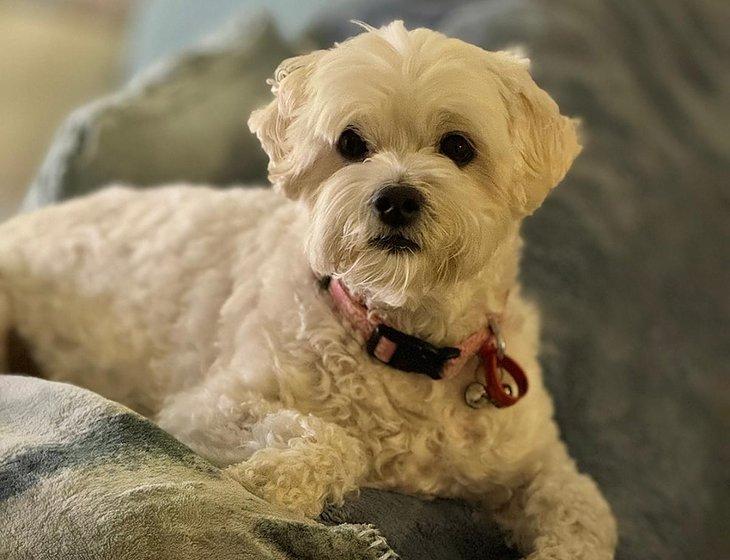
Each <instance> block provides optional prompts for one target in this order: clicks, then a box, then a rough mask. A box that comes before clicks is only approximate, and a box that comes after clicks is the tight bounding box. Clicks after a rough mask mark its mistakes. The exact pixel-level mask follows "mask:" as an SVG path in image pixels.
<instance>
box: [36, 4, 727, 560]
mask: <svg viewBox="0 0 730 560" xmlns="http://www.w3.org/2000/svg"><path fill="white" fill-rule="evenodd" d="M729 15H730V14H729V13H728V7H727V4H726V3H722V2H713V1H711V0H697V1H694V2H691V1H689V0H686V1H684V0H623V1H621V2H618V1H609V0H593V1H586V2H577V1H574V0H560V1H551V2H545V3H539V4H538V3H533V2H528V1H521V0H490V1H462V2H453V3H444V2H437V1H434V0H418V1H416V0H412V1H409V0H395V1H389V2H385V1H383V0H375V1H370V2H359V3H358V2H356V3H350V4H347V6H346V7H343V8H341V9H340V10H339V11H338V10H331V11H330V12H329V13H328V15H327V16H326V17H323V18H322V19H321V20H320V21H318V22H317V23H316V24H315V25H314V26H312V27H311V28H310V29H309V31H308V32H307V34H306V36H305V37H304V38H302V40H301V42H299V43H297V44H296V45H292V44H289V43H287V42H286V41H284V40H281V39H279V38H278V37H277V35H276V33H275V31H274V29H273V28H272V27H270V26H269V24H266V23H262V22H259V23H258V24H256V26H257V29H259V30H260V32H259V33H258V34H257V33H253V32H251V31H250V29H249V30H248V31H246V32H245V33H244V34H243V35H241V34H239V35H238V38H235V37H236V34H235V33H234V35H233V37H234V38H230V37H231V36H229V39H228V40H227V41H223V42H222V43H218V45H217V46H212V47H211V46H209V47H207V48H206V50H204V51H202V52H197V53H194V54H187V55H184V56H183V57H182V58H180V59H179V60H177V61H176V62H175V63H173V64H172V65H169V64H168V65H167V66H165V67H164V68H163V69H162V70H158V71H156V72H154V73H153V74H152V75H148V76H147V77H145V78H143V79H140V80H138V81H137V82H136V83H135V84H133V85H131V86H129V87H128V88H126V89H125V90H124V91H123V92H122V93H120V94H118V95H116V96H114V97H112V98H111V99H107V100H103V101H101V102H99V103H97V104H96V105H94V106H92V107H90V108H86V109H83V110H82V111H80V112H79V113H77V114H76V115H75V116H74V117H72V119H71V120H70V121H69V123H67V125H66V126H65V127H64V129H63V130H62V131H61V132H60V133H59V136H58V139H57V141H56V143H55V145H54V148H53V150H52V151H51V153H50V155H49V157H48V159H47V161H46V162H45V164H44V166H43V169H42V171H41V173H40V175H39V177H38V179H37V180H36V182H35V183H34V185H33V187H32V189H31V193H30V195H29V197H28V200H27V205H28V206H29V207H32V206H35V205H38V204H45V203H48V202H51V201H54V200H58V199H62V198H66V197H69V196H75V195H78V194H81V193H82V192H87V191H89V190H91V189H93V188H97V187H99V186H101V185H103V184H104V183H106V182H108V181H112V180H127V181H131V182H134V183H137V184H141V185H149V184H155V183H158V182H164V181H169V180H176V179H189V180H197V181H206V182H212V183H215V184H219V185H221V186H226V185H230V184H234V183H238V182H249V181H251V180H254V179H257V180H261V179H263V174H264V159H263V155H262V154H261V152H260V151H259V149H258V147H257V146H256V145H255V142H254V140H253V137H252V136H250V135H249V133H248V132H247V130H246V129H245V127H244V122H245V119H246V116H247V113H248V111H249V110H250V109H251V107H252V106H254V105H256V104H257V103H259V102H260V101H261V100H262V99H264V98H265V97H266V95H267V90H266V86H265V84H264V77H265V76H266V75H268V74H270V73H271V72H272V70H273V68H274V66H275V64H276V62H277V61H278V60H279V59H281V58H283V57H284V56H286V55H288V54H290V53H292V52H293V51H295V50H298V49H302V48H306V47H307V46H312V45H327V44H330V43H331V42H332V41H333V40H338V39H341V38H343V37H345V36H347V35H349V34H351V33H352V32H354V31H355V29H354V28H353V27H352V26H351V25H350V24H348V23H346V22H347V19H349V17H353V16H354V17H358V18H359V19H363V20H365V21H368V22H369V23H372V24H378V23H381V22H384V21H387V20H390V19H393V18H395V17H402V18H404V19H405V20H406V22H407V24H409V25H410V26H415V25H421V24H424V25H428V26H430V27H433V28H437V29H441V30H444V31H445V32H448V33H450V34H452V35H455V36H459V37H463V38H464V39H466V40H469V41H472V42H475V43H477V44H480V45H482V46H484V47H487V48H490V47H491V48H496V47H500V46H502V45H504V44H513V43H523V44H525V45H526V46H527V47H528V48H529V50H530V52H531V58H532V59H533V64H534V72H535V75H536V77H537V80H538V82H539V83H541V85H543V87H545V88H546V89H548V90H549V91H550V92H551V93H552V94H553V96H554V97H556V99H557V100H558V102H559V104H560V105H561V108H562V109H563V111H564V112H565V113H567V114H572V115H579V116H581V117H582V118H583V119H584V123H585V129H586V149H585V151H584V153H583V155H582V156H581V157H580V158H579V159H578V161H577V163H576V165H575V167H574V168H573V170H572V171H571V173H570V174H569V176H568V178H567V179H566V180H565V181H564V183H563V185H562V186H560V187H559V188H558V189H557V191H556V192H555V194H554V195H553V196H552V197H551V198H549V199H548V201H547V203H546V204H545V206H544V207H543V208H542V209H541V210H540V212H539V213H538V214H537V215H536V216H535V217H534V218H532V219H530V220H529V221H528V222H527V224H526V227H525V235H526V237H527V249H526V255H525V261H524V267H523V274H522V276H523V279H524V282H525V284H526V286H527V289H528V290H529V292H530V293H531V294H532V295H534V296H535V297H536V298H537V299H538V300H539V302H540V304H541V307H542V309H543V314H544V333H543V338H544V354H543V358H542V361H543V364H544V366H545V370H546V380H547V384H548V385H549V387H550V389H551V390H552V392H553V395H554V396H555V401H556V406H557V418H558V421H559V423H560V425H561V428H562V430H563V433H564V436H565V439H566V440H567V442H568V444H569V446H570V448H571V450H572V452H573V454H574V455H575V457H576V458H577V460H578V463H579V465H580V467H581V468H582V469H584V470H586V471H587V472H589V473H591V474H592V475H593V476H594V477H595V478H596V479H597V480H598V482H599V484H600V485H601V487H602V488H603V489H604V491H605V493H606V495H607V497H608V499H609V501H610V502H611V503H612V505H613V508H614V510H615V512H616V514H617V516H618V518H619V525H620V534H621V542H620V546H619V553H618V558H619V559H620V560H643V559H647V560H648V559H661V560H670V559H677V560H679V559H684V558H690V557H696V558H727V557H730V548H729V547H728V539H727V532H726V529H724V528H723V525H724V523H725V521H726V520H727V519H728V517H729V515H728V509H727V504H728V492H727V489H728V488H729V487H730V485H729V484H728V482H729V481H728V476H727V467H726V465H727V464H728V459H729V457H728V455H727V449H728V446H727V438H726V435H725V434H726V433H727V428H728V423H727V410H728V400H727V364H728V361H729V358H730V351H729V349H730V345H728V342H727V333H728V328H727V327H728V325H727V317H728V311H730V305H729V303H730V302H729V300H728V295H727V286H728V285H730V278H729V277H728V267H727V266H726V265H723V264H722V263H723V262H725V263H726V262H727V249H726V244H727V239H728V238H729V235H728V234H729V233H730V231H729V227H728V198H727V196H728V195H727V180H728V176H730V136H729V135H728V125H730V122H729V118H728V107H730V83H729V82H730V75H729V74H728V72H727V60H728V54H730V42H729V41H728V34H727V21H729V19H728V16H729ZM723 22H725V23H724V24H723ZM384 504H385V505H384ZM453 507H457V506H452V505H451V504H434V505H422V504H420V503H418V502H415V501H413V500H411V499H407V498H402V497H395V496H390V497H388V496H387V495H382V494H378V493H370V494H366V495H365V496H364V498H363V499H361V500H360V501H358V502H354V503H351V504H349V505H348V506H346V507H345V508H344V509H342V510H340V511H338V512H330V514H331V515H332V516H333V517H334V518H336V519H348V520H353V521H356V522H357V521H370V522H373V523H375V524H376V525H378V526H379V527H380V528H381V529H382V530H383V533H384V534H385V535H386V536H387V537H388V539H389V542H390V543H391V544H392V545H393V547H394V548H395V549H396V551H398V550H400V551H402V552H401V553H402V555H403V557H404V558H421V557H430V558H457V557H462V558H471V557H477V555H479V554H480V552H479V550H480V548H481V547H483V546H485V545H484V544H483V542H487V541H488V540H489V538H488V536H485V537H484V539H485V540H484V541H480V540H479V539H480V538H481V537H477V542H475V543H470V544H469V545H468V546H467V547H466V548H468V550H462V551H459V552H455V550H456V549H455V548H451V549H450V548H449V547H448V545H444V546H443V547H441V546H440V545H441V544H443V543H442V541H440V540H439V538H440V539H444V538H445V537H444V536H445V535H448V534H449V531H452V530H453V531H457V529H458V532H457V534H459V535H461V537H460V539H459V542H465V541H468V537H469V536H473V535H478V534H480V530H479V529H477V528H476V526H475V525H471V526H470V525H468V523H469V521H468V519H470V518H469V515H468V513H466V514H465V513H464V512H466V511H467V510H464V509H463V508H462V509H460V510H458V511H459V512H460V513H457V512H456V510H454V509H450V508H453ZM404 512H405V513H404ZM413 512H415V513H413ZM419 516H420V517H419ZM419 520H420V521H419ZM432 531H437V535H438V537H437V538H434V539H432V538H431V532H432ZM426 545H432V546H430V548H429V547H425V546H426ZM424 550H429V554H425V553H424Z"/></svg>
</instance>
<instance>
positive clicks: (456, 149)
mask: <svg viewBox="0 0 730 560" xmlns="http://www.w3.org/2000/svg"><path fill="white" fill-rule="evenodd" d="M439 152H441V153H442V154H443V155H445V156H446V157H447V158H449V159H450V160H451V161H453V162H454V163H455V164H456V165H458V166H459V167H461V166H462V165H466V164H467V163H469V162H470V161H471V160H473V159H474V156H475V155H476V152H475V151H474V146H472V145H471V142H469V140H468V139H467V138H466V137H465V136H464V135H462V134H459V133H457V132H449V133H448V134H446V135H444V136H443V137H442V138H441V141H440V142H439Z"/></svg>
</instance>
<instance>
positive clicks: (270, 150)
mask: <svg viewBox="0 0 730 560" xmlns="http://www.w3.org/2000/svg"><path fill="white" fill-rule="evenodd" d="M323 52H325V51H314V52H311V53H309V54H305V55H302V56H295V57H293V58H288V59H286V60H285V61H283V62H282V63H281V64H280V65H279V67H278V68H277V69H276V72H275V73H274V78H273V79H272V80H269V84H270V85H271V93H273V94H274V99H273V101H271V102H270V103H269V104H268V105H266V107H263V108H261V109H257V110H255V111H254V112H253V113H251V116H250V117H249V119H248V127H249V129H250V130H251V132H253V133H254V134H256V137H257V138H258V139H259V142H261V147H262V148H263V149H264V151H265V152H266V155H268V156H269V165H268V171H269V181H271V183H272V185H274V187H275V188H277V189H279V190H281V191H282V192H284V193H285V194H286V195H287V196H289V197H290V198H296V197H297V196H298V192H297V189H296V188H294V185H293V182H294V179H296V177H297V176H298V175H299V174H300V173H301V172H302V171H303V170H304V169H305V168H306V167H307V163H306V162H305V161H300V159H301V158H299V157H298V156H297V154H296V153H295V151H296V147H297V146H296V140H295V139H294V138H292V133H291V127H292V123H293V122H294V120H295V118H296V116H297V114H298V113H299V112H300V111H301V109H302V107H303V105H304V104H305V102H306V99H307V97H308V96H309V91H308V87H307V84H308V81H309V77H310V75H311V73H312V70H313V68H314V65H315V63H316V61H317V59H319V57H320V55H321V54H322V53H323ZM299 155H301V154H299Z"/></svg>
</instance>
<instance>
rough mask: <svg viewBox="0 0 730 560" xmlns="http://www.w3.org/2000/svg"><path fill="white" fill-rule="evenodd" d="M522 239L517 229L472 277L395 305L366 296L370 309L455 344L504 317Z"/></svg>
mask: <svg viewBox="0 0 730 560" xmlns="http://www.w3.org/2000/svg"><path fill="white" fill-rule="evenodd" d="M521 247H522V240H521V238H520V236H519V233H518V232H515V233H514V235H512V236H511V237H510V238H509V239H508V240H507V241H505V242H504V243H502V244H501V245H500V246H499V247H498V248H497V250H496V251H495V252H494V254H493V255H492V257H491V258H490V259H489V260H488V261H487V262H486V263H485V264H484V266H483V268H482V269H481V270H480V271H479V272H478V273H477V274H476V275H474V276H473V277H471V278H469V279H468V280H464V281H461V282H457V283H454V284H452V285H450V286H446V287H443V288H439V289H434V290H432V291H431V292H430V293H428V294H427V295H425V296H423V297H422V298H420V299H419V300H418V301H416V302H415V303H411V304H408V305H406V306H403V307H392V306H388V305H384V304H381V303H380V302H378V301H376V300H373V299H366V301H365V304H366V306H367V308H368V310H369V311H372V312H374V313H375V314H377V316H378V317H380V318H381V319H382V320H383V321H384V322H385V323H387V324H388V325H390V326H392V327H394V328H397V329H398V330H401V331H403V332H406V333H408V334H411V335H414V336H418V337H419V338H423V339H424V340H428V341H429V342H431V343H432V344H438V345H454V344H457V343H459V342H460V341H461V340H463V339H464V338H466V337H467V336H469V335H470V334H472V333H474V332H475V331H477V330H479V329H482V328H484V327H486V325H487V322H488V321H489V319H490V318H497V319H499V318H501V317H502V316H503V315H504V314H505V313H506V312H507V310H506V309H505V307H506V305H507V297H508V295H509V293H510V290H511V289H512V288H513V287H514V286H515V284H516V282H517V273H518V268H519V258H520V252H521Z"/></svg>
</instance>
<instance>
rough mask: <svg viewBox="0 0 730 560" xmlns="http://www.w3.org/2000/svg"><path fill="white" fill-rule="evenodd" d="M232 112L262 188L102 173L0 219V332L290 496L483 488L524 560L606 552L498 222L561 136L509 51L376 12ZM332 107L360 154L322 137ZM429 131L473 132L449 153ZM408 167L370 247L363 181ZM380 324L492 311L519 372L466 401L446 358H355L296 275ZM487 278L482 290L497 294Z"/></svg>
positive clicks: (607, 521) (509, 236)
mask: <svg viewBox="0 0 730 560" xmlns="http://www.w3.org/2000/svg"><path fill="white" fill-rule="evenodd" d="M272 90H273V92H274V94H275V97H274V100H273V101H272V102H271V103H270V104H269V105H268V106H266V107H265V108H263V109H261V110H259V111H256V112H254V114H253V115H252V117H251V120H250V125H251V127H252V130H254V132H256V134H257V135H258V136H259V138H260V140H261V142H262V145H263V146H264V149H265V150H266V151H267V153H268V154H269V156H270V161H271V163H270V168H269V170H270V178H271V180H272V182H273V183H274V185H275V186H276V187H277V190H280V191H283V192H284V193H285V194H286V195H287V196H288V197H289V198H290V199H292V200H287V199H286V198H284V197H282V196H280V195H279V194H277V193H276V192H274V191H272V190H267V189H234V190H229V191H225V192H220V191H212V190H209V189H206V188H196V187H189V186H172V187H168V188H161V189H158V190H151V191H145V192H138V191H134V190H131V189H124V188H112V189H108V190H105V191H103V192H101V193H99V194H96V195H93V196H91V197H88V198H84V199H81V200H77V201H73V202H69V203H66V204H63V205H60V206H57V207H52V208H48V209H44V210H41V211H39V212H36V213H33V214H30V215H26V216H20V217H17V218H15V219H13V220H11V221H10V222H8V223H6V224H4V225H2V226H0V329H6V328H9V327H10V326H12V327H14V328H16V329H17V330H18V331H19V332H20V333H21V334H22V336H23V337H24V338H25V339H27V340H28V341H29V342H30V343H31V344H32V346H33V349H34V352H35V355H36V358H37V360H38V361H39V362H40V363H41V364H42V366H43V368H44V370H45V371H46V372H49V373H51V374H52V375H53V377H54V378H57V379H66V380H69V381H73V382H76V383H79V384H82V385H85V386H87V387H90V388H92V389H94V390H97V391H99V392H101V393H102V394H104V395H106V396H109V397H111V398H114V399H117V400H120V401H122V402H125V403H127V404H129V405H131V406H133V407H135V408H137V409H138V410H140V411H142V412H144V413H146V414H149V415H152V416H154V417H156V418H157V420H158V421H159V423H160V425H161V426H163V427H164V428H166V429H167V430H169V431H170V432H172V433H173V434H175V435H176V436H177V437H178V438H180V439H181V440H182V441H184V442H185V443H187V444H188V445H190V446H191V447H193V448H194V449H195V450H197V451H198V452H199V453H201V454H203V455H205V456H206V457H209V458H210V459H211V460H213V461H215V462H217V463H218V464H220V465H225V466H229V468H228V472H229V473H230V474H231V475H232V476H234V477H235V478H237V479H238V480H240V481H241V482H242V483H243V484H245V485H246V486H248V487H249V488H251V489H252V490H253V491H255V492H257V493H258V494H259V495H261V496H263V497H265V498H266V499H268V500H270V501H272V502H275V503H277V504H280V505H282V506H284V507H287V508H289V509H291V510H293V511H297V512H300V513H302V514H304V515H309V516H312V515H316V514H317V513H318V512H319V511H320V510H321V509H322V507H323V505H324V504H325V503H327V502H338V501H341V500H342V498H343V496H344V495H345V494H346V493H347V492H350V491H353V490H355V489H357V488H358V487H361V486H372V487H378V488H387V489H394V490H398V491H402V492H408V493H413V494H418V495H423V496H445V497H461V498H467V499H470V500H474V501H477V502H479V503H481V504H483V505H484V506H485V507H487V508H490V509H492V510H494V511H495V512H496V514H497V516H498V519H499V520H500V522H501V523H502V525H503V526H504V527H505V529H507V530H508V531H509V534H510V535H511V537H510V538H512V539H513V541H514V542H515V543H516V544H517V545H518V546H519V547H520V548H521V549H522V550H523V551H524V552H525V553H526V554H529V558H533V559H538V558H539V559H554V560H557V559H597V560H604V559H609V558H612V557H613V550H614V547H615V542H616V530H615V524H614V521H613V518H612V516H611V513H610V510H609V507H608V505H607V504H606V502H605V500H604V499H603V498H602V496H601V494H600V493H599V491H598V489H597V488H596V486H595V484H594V483H593V482H592V481H591V480H590V479H589V478H587V477H586V476H584V475H581V474H579V473H578V472H577V470H576V468H575V465H574V463H573V462H572V460H571V459H570V458H569V456H568V455H567V453H566V451H565V449H564V446H563V444H562V443H561V441H560V439H559V434H558V430H557V427H556V425H555V423H554V421H553V420H552V404H551V401H550V398H549V396H548V394H547V393H546V391H545V389H544V386H543V384H542V379H541V374H540V368H539V365H538V362H537V351H538V338H539V335H538V331H539V326H538V314H537V311H536V309H535V307H534V306H533V305H532V304H530V303H529V302H527V301H526V300H525V299H524V298H523V296H522V294H521V293H520V289H519V285H518V284H517V272H518V261H519V253H520V247H521V240H520V236H519V227H520V223H521V220H522V218H523V217H525V216H526V215H528V214H530V213H531V212H533V211H534V210H535V209H536V208H537V207H538V206H539V205H540V204H541V202H542V200H543V199H544V198H545V196H546V195H547V194H548V192H549V190H550V189H551V188H553V187H554V186H555V185H556V184H557V183H558V182H559V181H560V180H561V179H562V177H563V176H564V175H565V173H566V172H567V170H568V169H569V167H570V164H571V162H572V161H573V159H574V158H575V156H576V155H577V154H578V152H579V150H580V148H579V145H578V141H577V137H576V130H575V129H576V123H575V122H574V121H572V120H570V119H567V118H565V117H563V116H561V115H560V113H559V111H558V108H557V106H556V105H555V103H554V102H553V101H552V100H551V99H550V97H549V96H548V95H547V94H546V93H545V92H544V91H542V90H540V89H539V88H538V87H537V86H536V85H535V84H534V82H533V81H532V80H531V78H530V76H529V73H528V68H527V63H526V62H525V61H524V60H522V59H518V58H516V57H515V56H513V55H511V54H509V53H504V52H503V53H492V52H485V51H483V50H481V49H479V48H477V47H474V46H472V45H468V44H466V43H463V42H461V41H458V40H455V39H449V38H446V37H444V36H442V35H440V34H438V33H435V32H432V31H429V30H426V29H416V30H413V31H408V30H406V29H405V28H404V27H403V25H402V24H401V23H400V22H395V23H393V24H391V25H389V26H386V27H384V28H382V29H372V28H367V29H366V31H365V32H364V33H362V34H361V35H359V36H357V37H355V38H353V39H350V40H348V41H346V42H344V43H342V44H340V45H337V46H335V47H334V48H332V49H330V50H326V51H316V52H314V53H311V54H308V55H304V56H301V57H296V58H294V59H290V60H287V61H284V62H283V63H282V65H281V66H280V68H279V69H278V70H277V72H276V77H275V80H274V81H273V88H272ZM348 126H356V127H357V129H358V131H360V132H361V133H362V134H363V135H364V137H365V138H366V139H367V141H368V143H369V145H370V146H371V153H370V155H369V157H368V158H367V159H366V160H365V161H363V162H361V163H349V162H347V161H345V160H343V159H342V158H341V157H340V156H339V155H338V153H337V151H336V149H335V143H336V140H337V137H338V135H339V134H340V133H341V132H342V130H343V129H344V128H345V127H348ZM449 131H460V132H462V133H465V134H468V135H469V137H470V139H471V140H472V142H473V143H474V145H475V147H476V150H477V157H476V159H475V160H474V161H473V162H471V163H470V164H469V165H466V166H464V167H461V168H460V167H457V166H456V165H454V163H453V162H451V161H450V160H449V159H447V158H446V157H444V156H442V155H441V154H439V153H438V151H437V149H436V146H437V145H438V140H439V138H440V137H441V136H442V135H443V134H445V133H446V132H449ZM399 181H400V182H408V183H409V184H411V185H413V186H414V187H415V188H417V189H419V191H420V192H421V193H422V194H423V196H424V198H425V201H426V211H425V213H424V216H423V218H422V219H421V220H419V221H418V222H417V224H416V225H414V226H410V229H409V230H408V231H409V235H410V236H412V238H413V239H415V240H417V241H418V243H419V244H420V245H421V247H422V250H421V251H420V252H417V253H415V254H395V255H393V254H389V253H388V252H385V251H383V250H380V249H377V248H373V247H371V246H370V245H369V243H368V240H369V239H371V238H372V237H373V236H376V235H379V234H381V233H382V232H383V229H382V228H383V226H382V225H381V224H380V223H379V222H378V221H377V220H376V219H375V217H374V216H373V214H372V211H371V210H370V209H369V205H368V201H369V200H370V199H371V197H372V195H373V194H374V192H375V191H376V190H377V189H379V188H380V187H382V186H383V185H385V184H388V183H393V182H399ZM312 270H314V271H315V272H316V273H318V274H331V275H335V276H338V277H340V278H341V279H342V281H343V282H344V283H345V284H346V285H347V286H348V287H349V288H350V290H351V291H353V292H354V293H355V294H357V295H359V296H361V297H363V298H364V299H365V300H366V301H367V303H368V305H369V306H370V308H371V309H372V310H374V311H377V313H379V314H380V315H381V316H382V317H384V318H385V320H386V321H387V322H388V323H390V324H392V325H394V326H396V327H397V328H399V329H401V330H403V331H406V332H409V333H413V334H415V335H418V336H420V337H422V338H424V339H427V340H429V341H430V342H432V343H434V344H438V345H446V344H453V343H455V342H457V341H459V340H460V339H462V338H463V337H465V336H466V335H468V334H469V333H471V332H473V331H475V330H476V329H478V328H480V327H483V326H484V324H485V321H486V318H487V316H488V315H489V314H490V313H502V315H503V325H502V330H503V333H504V336H505V338H506V340H507V344H508V348H509V352H510V354H511V355H512V356H513V357H514V358H515V359H516V360H517V361H519V362H520V363H521V365H522V366H523V367H524V368H525V369H526V371H527V372H528V374H529V377H530V384H531V387H530V391H529V393H528V394H527V396H526V397H525V398H524V399H522V400H521V401H520V402H519V403H518V404H517V405H515V406H513V407H511V408H507V409H496V408H485V409H481V410H473V409H471V408H469V407H468V406H467V405H466V404H465V403H464V398H463V393H464V389H465V387H466V386H467V385H468V384H469V383H471V382H472V381H474V380H475V379H477V378H479V376H480V372H479V364H478V362H477V360H476V359H475V360H472V362H470V363H469V364H468V365H467V367H466V368H465V369H464V370H463V371H462V373H461V374H460V375H459V376H457V377H455V378H454V379H450V380H442V381H432V380H430V379H428V378H426V377H423V376H419V375H415V374H406V373H403V372H399V371H394V370H392V369H389V368H388V367H386V366H384V365H381V364H379V363H378V362H375V361H373V360H372V359H371V358H370V357H369V356H368V355H367V354H366V353H365V352H364V351H363V347H362V341H361V340H359V339H358V337H357V336H356V335H355V334H354V333H353V332H352V330H351V329H349V328H348V327H347V326H346V325H344V324H343V322H342V321H341V320H340V319H339V318H338V317H337V316H336V314H335V313H334V312H333V309H332V306H331V302H330V301H329V297H328V295H327V294H326V292H322V291H321V290H320V289H319V288H318V286H317V283H316V281H315V279H314V276H313V274H312ZM506 294H509V298H508V299H507V301H506V303H505V295H506Z"/></svg>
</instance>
